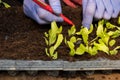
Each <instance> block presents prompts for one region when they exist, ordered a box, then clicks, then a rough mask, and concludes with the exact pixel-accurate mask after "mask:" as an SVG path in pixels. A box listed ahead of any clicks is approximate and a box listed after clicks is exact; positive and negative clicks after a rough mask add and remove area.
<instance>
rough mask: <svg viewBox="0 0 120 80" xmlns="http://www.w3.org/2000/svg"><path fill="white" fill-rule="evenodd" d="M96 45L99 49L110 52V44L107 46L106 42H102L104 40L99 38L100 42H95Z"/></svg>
mask: <svg viewBox="0 0 120 80" xmlns="http://www.w3.org/2000/svg"><path fill="white" fill-rule="evenodd" d="M94 46H95V47H96V48H97V49H98V50H100V51H103V52H105V53H107V54H109V48H108V46H106V45H105V44H104V42H102V40H99V43H96V42H94Z"/></svg>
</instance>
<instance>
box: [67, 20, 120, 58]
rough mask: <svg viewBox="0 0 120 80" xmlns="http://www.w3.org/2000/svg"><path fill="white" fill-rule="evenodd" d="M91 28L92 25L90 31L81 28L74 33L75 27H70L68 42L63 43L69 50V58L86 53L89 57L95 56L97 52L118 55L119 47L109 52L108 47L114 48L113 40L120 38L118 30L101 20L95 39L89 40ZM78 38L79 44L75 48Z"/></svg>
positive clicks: (119, 29) (116, 27)
mask: <svg viewBox="0 0 120 80" xmlns="http://www.w3.org/2000/svg"><path fill="white" fill-rule="evenodd" d="M93 28H94V27H93V25H91V27H90V29H87V28H85V27H82V28H81V29H80V31H79V32H76V29H75V27H71V29H69V30H68V35H69V37H70V40H66V39H65V42H66V45H67V46H68V47H69V49H70V55H71V56H74V55H83V54H84V53H86V52H87V53H88V54H90V55H96V54H97V53H98V51H102V52H105V53H106V54H108V55H115V54H117V53H118V49H120V47H119V46H117V47H116V48H114V49H113V50H110V49H109V47H112V46H114V44H115V43H116V41H115V38H117V37H119V36H120V28H119V27H118V26H115V25H113V24H111V23H110V22H108V21H105V20H101V21H99V23H98V26H97V31H96V37H95V38H94V39H92V40H89V37H90V34H91V33H92V32H93ZM76 36H77V37H76ZM78 36H79V40H80V41H81V43H79V46H78V47H77V46H76V43H77V41H78Z"/></svg>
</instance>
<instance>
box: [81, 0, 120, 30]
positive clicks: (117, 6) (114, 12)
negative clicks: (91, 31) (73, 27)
mask: <svg viewBox="0 0 120 80" xmlns="http://www.w3.org/2000/svg"><path fill="white" fill-rule="evenodd" d="M82 5H83V22H82V25H83V26H84V27H87V28H89V27H90V24H92V21H93V17H94V18H97V19H101V18H103V19H107V20H109V19H110V18H116V17H117V16H118V14H119V12H120V0H83V1H82Z"/></svg>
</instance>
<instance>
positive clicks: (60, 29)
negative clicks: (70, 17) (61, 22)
mask: <svg viewBox="0 0 120 80" xmlns="http://www.w3.org/2000/svg"><path fill="white" fill-rule="evenodd" d="M57 33H58V34H60V33H62V26H60V28H58V30H57Z"/></svg>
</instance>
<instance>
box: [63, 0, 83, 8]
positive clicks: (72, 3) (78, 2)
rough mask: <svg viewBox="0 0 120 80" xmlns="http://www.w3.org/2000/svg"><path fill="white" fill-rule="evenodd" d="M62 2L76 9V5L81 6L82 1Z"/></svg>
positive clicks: (69, 0) (67, 0)
mask: <svg viewBox="0 0 120 80" xmlns="http://www.w3.org/2000/svg"><path fill="white" fill-rule="evenodd" d="M63 2H64V3H65V4H67V5H68V6H71V7H73V8H76V4H78V5H81V4H82V0H63Z"/></svg>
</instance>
